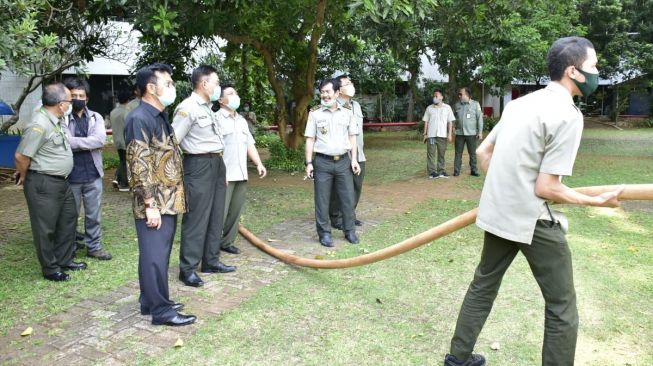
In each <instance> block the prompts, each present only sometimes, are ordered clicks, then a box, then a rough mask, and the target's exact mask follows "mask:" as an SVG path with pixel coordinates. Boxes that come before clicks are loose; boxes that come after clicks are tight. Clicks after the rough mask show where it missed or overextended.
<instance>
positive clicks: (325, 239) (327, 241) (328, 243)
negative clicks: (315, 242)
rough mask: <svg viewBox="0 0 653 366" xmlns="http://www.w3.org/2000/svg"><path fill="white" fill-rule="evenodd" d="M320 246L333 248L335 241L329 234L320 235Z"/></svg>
mask: <svg viewBox="0 0 653 366" xmlns="http://www.w3.org/2000/svg"><path fill="white" fill-rule="evenodd" d="M320 244H322V245H324V246H325V247H329V248H330V247H332V246H333V239H331V234H329V233H324V234H322V235H320Z"/></svg>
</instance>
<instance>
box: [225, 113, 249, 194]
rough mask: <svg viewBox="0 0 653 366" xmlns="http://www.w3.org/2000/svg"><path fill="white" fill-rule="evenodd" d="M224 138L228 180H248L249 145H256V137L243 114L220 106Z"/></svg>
mask: <svg viewBox="0 0 653 366" xmlns="http://www.w3.org/2000/svg"><path fill="white" fill-rule="evenodd" d="M216 115H217V117H218V120H219V121H220V126H221V127H222V134H223V138H224V165H225V167H226V168H227V181H229V182H237V181H243V180H247V147H249V146H253V145H254V137H252V134H251V133H250V132H249V127H248V125H247V121H246V120H245V118H243V116H241V115H240V114H238V113H236V114H235V115H234V114H232V113H231V112H230V111H228V110H226V109H224V108H220V110H219V111H218V112H217V113H216Z"/></svg>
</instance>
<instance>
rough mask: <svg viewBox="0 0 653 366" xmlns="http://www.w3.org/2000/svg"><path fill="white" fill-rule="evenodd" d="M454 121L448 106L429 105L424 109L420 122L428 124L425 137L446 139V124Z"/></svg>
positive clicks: (447, 132)
mask: <svg viewBox="0 0 653 366" xmlns="http://www.w3.org/2000/svg"><path fill="white" fill-rule="evenodd" d="M455 120H456V118H455V117H454V116H453V111H452V110H451V107H450V106H449V104H446V103H442V104H441V105H434V104H431V105H430V106H428V107H426V111H425V112H424V117H422V121H424V122H426V123H428V127H427V130H426V137H448V134H449V129H448V128H447V124H448V123H449V122H453V121H455Z"/></svg>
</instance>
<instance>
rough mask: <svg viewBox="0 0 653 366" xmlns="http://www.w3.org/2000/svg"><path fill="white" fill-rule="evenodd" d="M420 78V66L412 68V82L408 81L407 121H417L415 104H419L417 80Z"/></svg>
mask: <svg viewBox="0 0 653 366" xmlns="http://www.w3.org/2000/svg"><path fill="white" fill-rule="evenodd" d="M418 78H419V64H416V65H412V66H411V67H410V80H409V81H408V86H409V87H410V89H409V90H408V111H406V121H409V122H412V121H414V120H415V118H414V117H415V116H414V114H415V103H416V102H418V100H419V99H420V98H419V91H418V90H417V79H418Z"/></svg>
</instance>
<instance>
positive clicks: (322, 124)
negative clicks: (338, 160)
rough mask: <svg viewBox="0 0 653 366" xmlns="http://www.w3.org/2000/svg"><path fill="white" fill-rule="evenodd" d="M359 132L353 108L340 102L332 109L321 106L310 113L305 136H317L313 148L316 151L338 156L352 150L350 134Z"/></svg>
mask: <svg viewBox="0 0 653 366" xmlns="http://www.w3.org/2000/svg"><path fill="white" fill-rule="evenodd" d="M357 133H358V127H357V126H356V121H355V120H354V114H353V113H352V111H351V110H349V109H347V108H344V107H343V106H342V105H341V104H339V103H338V108H337V109H336V110H335V111H331V110H330V109H328V108H325V107H323V106H319V107H318V108H317V109H314V110H312V111H311V112H310V113H309V114H308V121H307V122H306V130H305V131H304V136H306V137H313V138H315V146H314V147H313V150H314V151H315V152H316V153H320V154H325V155H330V156H336V155H342V154H344V153H346V152H348V151H350V150H351V148H352V146H351V144H350V143H349V136H354V135H356V134H357Z"/></svg>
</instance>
